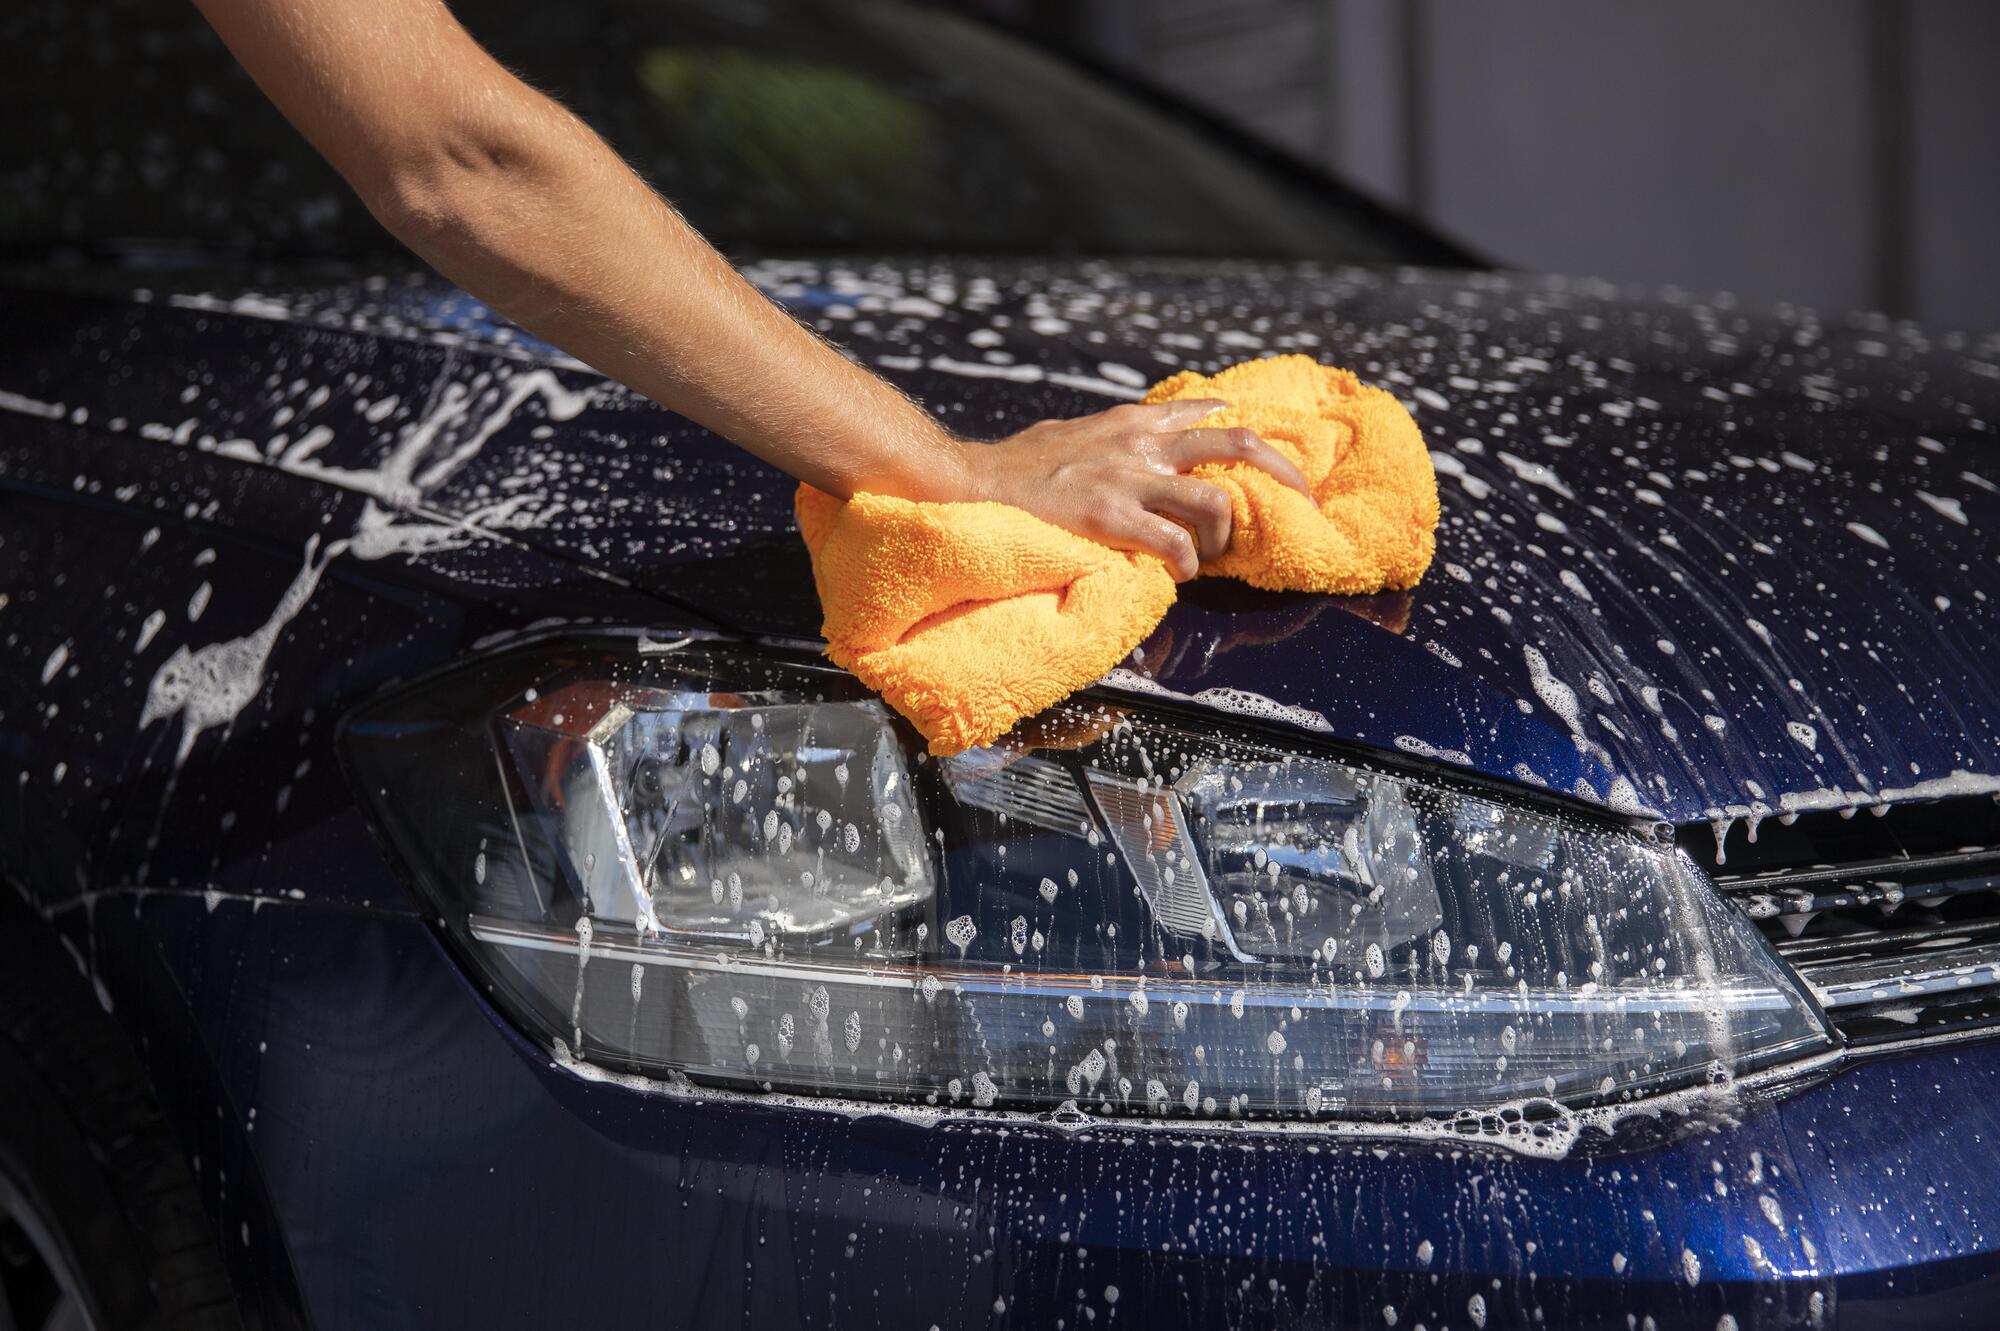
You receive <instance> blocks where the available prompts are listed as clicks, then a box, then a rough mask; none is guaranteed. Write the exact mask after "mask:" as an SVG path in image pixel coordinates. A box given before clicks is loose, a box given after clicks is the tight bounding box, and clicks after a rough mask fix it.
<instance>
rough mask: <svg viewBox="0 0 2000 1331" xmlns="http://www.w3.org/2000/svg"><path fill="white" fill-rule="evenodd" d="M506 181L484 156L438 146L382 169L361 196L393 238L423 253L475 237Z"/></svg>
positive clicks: (373, 176) (406, 157)
mask: <svg viewBox="0 0 2000 1331" xmlns="http://www.w3.org/2000/svg"><path fill="white" fill-rule="evenodd" d="M503 177H504V173H503V171H502V169H501V168H500V167H499V166H498V164H497V163H495V162H493V161H492V160H490V159H489V158H487V157H485V156H484V155H483V154H478V153H468V152H464V151H459V150H454V149H452V148H450V147H444V146H440V147H437V148H434V149H429V150H426V151H423V152H419V153H410V154H401V155H399V156H398V157H397V158H396V159H394V160H392V161H390V162H387V163H384V164H382V165H381V167H380V168H379V169H378V170H377V171H375V172H373V173H371V178H370V179H369V180H368V181H366V182H365V183H364V184H362V185H361V187H360V191H359V192H360V194H361V197H362V201H363V202H364V203H366V204H367V205H368V211H369V212H370V213H372V214H374V217H375V220H376V221H378V222H380V223H381V224H382V225H383V227H384V228H386V229H387V230H388V232H389V233H390V234H391V235H393V236H395V237H396V239H398V240H400V241H402V242H403V243H404V244H405V245H408V246H409V247H410V248H412V249H414V250H417V251H418V252H419V253H425V252H428V251H430V250H431V249H433V248H435V247H437V246H440V245H448V244H450V243H451V242H452V241H453V240H454V239H461V238H463V237H465V236H467V235H468V234H471V233H476V232H477V231H478V229H479V224H480V218H481V217H482V216H483V215H484V214H485V213H486V212H487V211H488V210H489V209H490V207H491V206H492V199H493V197H494V195H495V193H496V191H497V190H498V189H499V188H500V185H501V182H502V180H503Z"/></svg>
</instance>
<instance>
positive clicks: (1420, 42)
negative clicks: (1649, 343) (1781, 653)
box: [972, 0, 2000, 328]
mask: <svg viewBox="0 0 2000 1331" xmlns="http://www.w3.org/2000/svg"><path fill="white" fill-rule="evenodd" d="M972 3H974V4H975V6H976V7H978V8H982V9H985V10H987V11H989V12H991V13H994V14H996V15H997V16H999V17H1002V18H1004V19H1007V20H1010V21H1012V22H1014V23H1016V24H1018V25H1020V26H1023V27H1026V28H1028V29H1030V30H1031V31H1032V32H1033V33H1035V34H1036V35H1037V36H1038V37H1040V38H1042V39H1043V40H1046V41H1048V42H1050V43H1053V44H1057V45H1066V46H1071V47H1074V48H1078V49H1081V50H1083V51H1085V52H1086V53H1088V54H1091V55H1093V56H1095V57H1096V58H1098V59H1101V60H1104V61H1107V62H1109V63H1111V64H1114V65H1116V66H1119V67H1121V68H1123V69H1125V70H1127V71H1128V72H1131V73H1133V74H1136V75H1139V76H1141V77H1143V78H1146V79H1148V80H1151V81H1153V82H1156V83H1159V84H1162V85H1165V86H1167V87H1169V88H1171V89H1173V90H1175V91H1176V92H1178V93H1180V94H1183V95H1185V96H1187V97H1189V98H1191V99H1193V100H1195V101H1197V102H1199V103H1201V104H1202V105H1204V106H1206V107H1208V108H1209V109H1211V110H1213V111H1215V112H1217V113H1219V114H1221V115H1222V116H1224V117H1226V118H1227V119H1230V120H1232V121H1235V122H1237V123H1238V124H1239V125H1241V126H1243V127H1245V128H1248V129H1251V130H1253V131H1254V132H1256V133H1258V134H1260V135H1262V136H1264V137H1266V138H1268V139H1270V140H1272V141H1274V142H1276V143H1278V144H1281V145H1283V146H1285V147H1287V148H1289V149H1291V150H1293V151H1295V152H1297V153H1299V154H1300V155H1302V156H1305V157H1307V158H1310V159H1312V160H1313V161H1315V162H1318V163H1322V164H1324V165H1326V166H1328V167H1331V168H1332V169H1333V170H1335V171H1336V172H1338V173H1340V174H1341V175H1343V176H1345V177H1346V178H1347V179H1348V180H1349V181H1351V182H1352V183H1354V184H1357V185H1359V186H1361V187H1363V188H1364V189H1366V190H1368V191H1370V192H1371V193H1373V194H1375V195H1377V196H1378V197H1380V198H1382V199H1384V200H1386V201H1388V202H1390V203H1392V204H1394V205H1396V206H1398V207H1400V208H1402V209H1404V210H1406V211H1408V212H1411V213H1413V214H1415V215H1417V216H1419V217H1422V218H1424V219H1425V220H1427V221H1429V222H1430V223H1431V224H1432V225H1433V226H1435V227H1437V228H1438V229H1440V230H1442V231H1444V232H1446V233H1448V234H1449V235H1451V236H1453V237H1455V238H1457V239H1459V240H1461V241H1463V242H1466V243H1467V244H1469V245H1471V246H1472V247H1473V248H1475V249H1477V250H1479V251H1481V252H1483V253H1485V254H1488V255H1490V256H1491V257H1493V258H1494V259H1495V260H1496V261H1498V262H1501V263H1503V264H1506V265H1509V266H1514V267H1523V268H1534V269H1544V270H1550V271H1557V272H1564V273H1573V274H1587V275H1592V276H1598V277H1606V278H1610V279H1613V280H1617V281H1626V280H1633V281H1644V282H1655V283H1672V284H1677V285H1680V286H1685V287H1689V288H1693V289H1696V290H1703V289H1710V288H1722V289H1727V290H1732V291H1736V292H1738V293H1741V294H1743V295H1746V296H1752V297H1761V298H1770V299H1791V300H1799V301H1803V302H1806V303H1808V304H1814V305H1820V306H1824V307H1827V308H1833V309H1841V308H1854V307H1865V308H1870V309H1877V310H1882V311H1886V312H1888V313H1890V314H1893V315H1901V316H1913V317H1917V318H1921V319H1923V320H1926V321H1929V322H1933V323H1937V324H1940V325H1961V326H1970V327H1975V328H1994V327H2000V226H1996V219H2000V3H1995V0H972Z"/></svg>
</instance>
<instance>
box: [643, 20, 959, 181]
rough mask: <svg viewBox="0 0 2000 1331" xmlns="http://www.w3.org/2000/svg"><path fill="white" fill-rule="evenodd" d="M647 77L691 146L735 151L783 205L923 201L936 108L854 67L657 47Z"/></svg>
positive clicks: (737, 160)
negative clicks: (931, 109) (932, 109)
mask: <svg viewBox="0 0 2000 1331" xmlns="http://www.w3.org/2000/svg"><path fill="white" fill-rule="evenodd" d="M638 78H639V84H640V86H641V87H643V88H645V90H646V91H647V92H648V93H649V94H651V96H652V97H653V99H654V100H655V101H656V102H657V103H658V104H659V106H660V107H661V109H662V110H664V111H665V112H666V114H667V116H668V118H669V119H670V120H671V121H672V127H673V130H674V133H675V136H676V137H677V138H678V139H680V140H681V141H682V142H684V143H685V145H686V149H687V151H688V152H689V153H690V154H691V155H698V156H703V157H710V158H722V159H726V160H728V161H730V162H732V163H734V164H735V165H736V168H737V169H738V170H739V171H740V172H741V179H742V183H743V185H744V186H745V187H746V188H754V189H758V190H759V191H760V193H762V194H764V195H765V196H767V201H768V202H769V203H770V204H772V205H775V206H777V207H780V208H794V209H795V208H798V207H800V206H801V205H803V204H804V203H806V201H808V200H820V201H824V200H826V199H828V198H834V199H838V200H840V202H841V203H842V204H843V205H845V206H847V207H848V208H851V209H853V210H854V211H856V212H859V213H861V214H862V215H864V216H866V215H869V214H876V215H880V214H882V213H885V212H891V211H895V210H901V209H905V208H915V207H920V206H922V204H923V203H924V201H925V198H926V196H927V194H928V193H929V191H928V190H927V189H926V187H925V182H926V181H928V180H930V179H931V178H932V176H933V174H934V172H935V170H936V167H937V162H936V146H935V141H934V135H933V132H932V123H931V120H932V118H931V115H930V113H929V112H928V111H927V110H926V109H925V108H924V107H923V106H921V105H920V104H918V103H917V102H915V101H913V100H911V99H910V98H908V97H905V96H903V95H901V94H899V93H896V92H892V91H890V90H889V89H887V88H884V87H882V86H881V85H880V84H879V83H876V82H874V81H871V80H870V79H868V78H866V77H863V76H862V75H860V74H857V73H855V72H853V71H851V70H846V69H839V68H835V67H833V66H830V65H822V64H816V63H814V62H812V61H807V60H798V59H792V58H789V57H784V56H767V55H760V54H757V53H754V52H750V51H745V50H742V49H739V48H731V47H687V46H683V47H655V48H653V49H651V50H648V51H646V52H645V53H644V54H642V55H641V56H640V57H639V66H638Z"/></svg>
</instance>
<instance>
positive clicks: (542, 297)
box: [363, 84, 966, 498]
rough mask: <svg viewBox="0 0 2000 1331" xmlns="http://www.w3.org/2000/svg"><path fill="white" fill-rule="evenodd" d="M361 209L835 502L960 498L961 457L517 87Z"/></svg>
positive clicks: (482, 292) (492, 296) (509, 311)
mask: <svg viewBox="0 0 2000 1331" xmlns="http://www.w3.org/2000/svg"><path fill="white" fill-rule="evenodd" d="M363 194H364V198H365V199H366V200H367V202H368V204H369V206H370V208H371V209H373V210H374V211H375V212H376V214H377V216H379V217H380V218H381V219H382V220H383V222H384V223H385V224H386V225H387V226H388V227H389V229H390V230H391V231H392V232H394V233H395V234H396V236H397V237H398V238H399V239H401V240H402V241H404V243H406V244H408V245H409V246H410V247H411V248H412V249H413V250H415V251H416V252H417V253H418V254H419V255H420V256H422V257H423V258H424V259H425V260H426V261H427V262H429V263H430V264H432V265H433V266H434V267H436V268H437V269H438V270H439V271H440V272H442V273H443V274H444V275H445V276H446V277H448V278H450V279H451V280H452V281H453V282H455V283H457V284H458V285H459V286H461V287H463V288H464V289H465V290H466V291H468V292H470V293H472V294H473V295H474V296H477V297H478V298H480V299H481V300H483V301H485V302H487V303H488V304H490V305H492V306H493V307H494V308H496V309H497V310H499V311H500V312H501V313H502V314H505V315H506V316H507V317H508V318H510V319H512V320H514V321H515V322H516V323H518V324H520V325H521V326H522V327H524V328H526V329H527V330H529V331H530V332H532V333H534V334H535V335H536V336H538V337H541V338H543V339H545V340H547V341H549V342H551V343H554V344H555V345H557V346H560V347H562V348H563V349H564V350H565V351H567V352H569V353H570V354H571V355H574V356H576V357H577V358H578V359H580V360H583V361H585V362H586V363H588V364H590V365H592V366H594V367H595V368H596V369H598V370H600V371H602V372H603V373H604V374H606V375H608V376H610V377H611V378H614V379H617V380H618V381H620V382H621V383H624V384H626V385H628V386H630V387H632V388H633V389H636V390H637V391H639V392H641V393H644V394H645V395H647V396H648V397H651V398H653V399H654V400H655V401H658V402H660V403H662V404H663V405H665V406H667V407H670V408H672V409H673V410H675V411H677V412H679V413H681V414H683V415H685V416H688V417H689V418H691V419H693V420H695V421H698V422H699V423H701V424H702V425H705V426H707V427H708V428H710V429H712V430H714V431H716V432H717V433H718V434H721V435H723V436H724V437H726V438H728V439H730V440H732V441H734V442H735V443H737V444H738V445H740V446H741V447H743V448H745V449H747V450H749V451H750V452H752V453H755V454H757V455H758V456H759V457H762V458H764V459H765V460H767V461H769V462H771V463H773V464H774V465H776V466H778V467H780V468H782V469H784V470H785V471H787V472H789V473H791V474H792V475H794V476H797V477H799V478H800V479H802V480H805V481H808V482H810V483H811V484H813V485H815V486H818V487H819V488H821V489H824V490H827V491H829V492H831V493H834V494H839V495H842V496H845V495H848V494H851V493H853V492H854V491H856V490H872V491H876V492H886V493H895V494H900V495H903V496H904V497H907V498H948V497H959V496H960V495H962V494H963V493H964V490H965V481H966V477H965V475H964V472H965V467H964V459H963V456H962V450H963V447H964V446H963V445H961V444H959V443H957V442H956V441H955V440H953V439H952V438H951V437H950V435H949V434H948V433H947V432H946V431H945V430H944V429H943V428H942V427H940V426H939V425H938V424H937V423H936V422H935V421H933V420H932V419H931V417H929V416H928V415H926V414H925V413H924V412H922V411H921V410H919V409H918V408H917V407H915V406H914V405H913V404H912V403H911V402H910V401H909V400H908V399H907V398H905V397H903V396H902V395H901V394H900V393H898V392H897V391H896V390H895V389H894V388H893V387H891V386H890V385H889V384H887V383H886V382H884V381H883V380H881V379H880V378H878V377H877V376H875V375H874V374H871V373H870V372H868V371H867V370H865V369H863V368H861V367H860V366H858V365H855V364H854V363H852V362H851V361H849V360H847V359H846V358H845V357H843V356H841V355H840V354H839V353H838V352H837V351H835V350H834V349H833V348H832V347H830V346H828V345H827V344H826V343H825V342H823V341H821V340H820V339H819V338H818V337H816V336H815V335H814V334H813V333H812V332H811V331H810V330H808V329H806V328H804V327H802V326H801V325H799V324H798V323H797V322H796V321H794V320H793V319H792V318H790V317H789V316H788V315H786V314H785V313H784V312H783V311H781V310H779V309H778V308H777V307H775V306H774V305H772V304H771V303H770V302H769V301H768V300H766V299H765V298H764V297H763V296H762V295H761V294H760V293H759V292H757V291H756V290H755V289H754V288H753V287H751V286H750V284H749V283H748V282H746V281H745V280H744V279H743V278H742V277H741V276H740V275H739V274H738V273H737V272H736V271H735V270H734V269H732V268H731V267H730V266H729V265H728V263H727V262H725V261H724V260H723V259H722V257H721V256H720V255H718V254H717V253H716V252H715V251H714V250H713V249H712V248H710V247H709V246H708V244H707V243H706V242H704V241H703V240H702V239H701V237H700V236H699V235H697V234H696V233H695V232H694V230H693V229H692V228H691V227H689V226H688V225H687V223H686V222H684V221H683V220H682V219H681V218H680V217H679V216H678V215H676V214H675V213H674V211H673V210H672V209H671V208H670V207H669V206H668V205H667V204H666V203H665V202H664V201H663V200H661V199H660V198H659V197H658V196H657V195H656V194H654V193H653V192H652V191H651V190H650V189H648V188H647V187H646V186H645V184H644V183H643V182H642V181H640V180H639V179H638V177H637V176H635V175H634V174H633V173H632V171H631V170H630V169H629V168H628V167H627V166H626V165H625V164H624V162H623V161H621V160H620V159H619V158H618V157H617V156H616V154H614V153H613V152H612V151H611V150H610V149H609V148H608V147H607V146H606V145H605V144H604V143H603V141H602V140H600V139H599V138H598V137H597V136H596V135H595V134H594V133H592V132H591V131H590V129H589V128H588V127H586V126H584V125H583V124H582V123H581V122H579V121H577V120H576V119H575V118H574V117H573V116H571V115H570V114H569V113H568V112H567V111H565V110H563V109H562V108H561V107H559V106H557V105H555V104H554V103H552V102H550V101H548V100H547V99H546V98H543V97H541V96H540V95H539V94H536V93H534V92H532V91H531V90H529V89H527V88H525V87H523V86H521V85H519V84H515V85H514V88H513V89H511V90H498V91H495V92H493V93H492V94H491V95H490V96H489V97H488V98H487V99H483V100H482V102H481V107H480V115H479V116H478V117H477V118H476V119H470V118H468V119H467V120H466V122H464V123H461V124H458V125H455V126H453V127H452V128H451V129H450V130H449V131H448V132H447V135H446V136H445V137H443V138H442V139H441V140H440V142H439V143H438V144H437V146H436V147H435V149H434V150H433V151H431V152H428V153H423V154H419V155H414V156H412V157H409V158H406V159H405V160H404V161H402V162H400V163H398V164H397V166H396V168H395V169H394V170H393V171H392V172H389V173H385V175H384V176H383V177H382V178H381V179H380V180H379V182H376V183H374V184H373V185H372V186H371V187H364V189H363Z"/></svg>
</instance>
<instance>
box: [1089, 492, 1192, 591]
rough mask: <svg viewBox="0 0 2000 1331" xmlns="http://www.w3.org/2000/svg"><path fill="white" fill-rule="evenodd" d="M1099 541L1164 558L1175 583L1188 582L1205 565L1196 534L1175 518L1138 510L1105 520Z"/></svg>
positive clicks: (1162, 559) (1120, 548)
mask: <svg viewBox="0 0 2000 1331" xmlns="http://www.w3.org/2000/svg"><path fill="white" fill-rule="evenodd" d="M1096 537H1097V539H1098V540H1100V541H1103V542H1104V543H1105V544H1106V545H1109V546H1111V547H1113V548H1114V549H1118V550H1144V551H1147V552H1148V553H1150V554H1155V555H1158V556H1159V557H1160V560H1161V562H1163V563H1164V564H1166V566H1167V572H1169V573H1171V574H1173V578H1174V581H1175V582H1186V581H1187V580H1188V579H1189V578H1192V577H1193V576H1194V575H1195V574H1196V573H1197V572H1198V571H1200V568H1201V556H1200V554H1199V552H1198V551H1197V550H1196V549H1195V543H1194V537H1192V536H1190V535H1188V529H1187V528H1186V527H1183V526H1181V525H1180V524H1179V523H1178V522H1175V521H1174V520H1173V519H1172V518H1163V517H1161V516H1160V515H1159V514H1158V513H1150V512H1147V511H1146V510H1145V509H1134V510H1132V511H1131V512H1129V513H1126V514H1124V515H1122V516H1119V517H1116V518H1112V519H1110V520H1108V521H1107V522H1105V524H1104V526H1103V529H1102V530H1100V531H1098V532H1097V533H1096Z"/></svg>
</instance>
